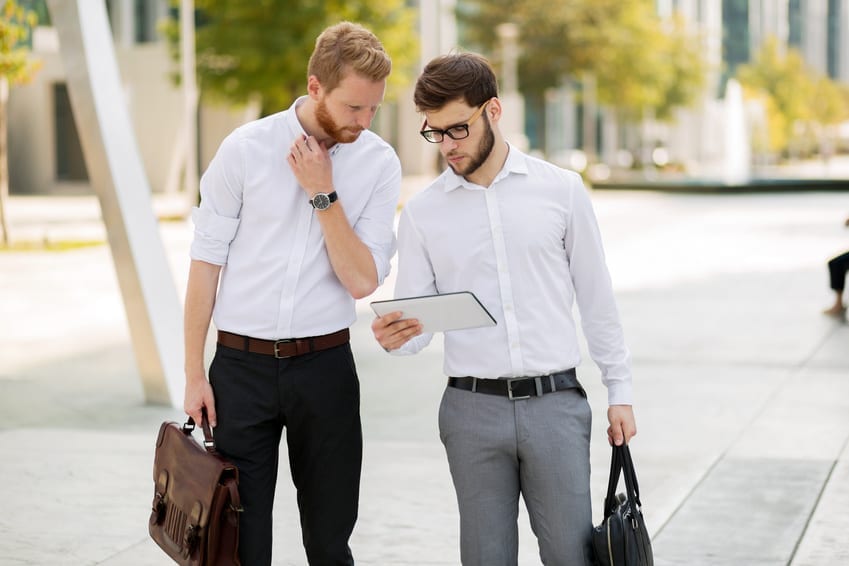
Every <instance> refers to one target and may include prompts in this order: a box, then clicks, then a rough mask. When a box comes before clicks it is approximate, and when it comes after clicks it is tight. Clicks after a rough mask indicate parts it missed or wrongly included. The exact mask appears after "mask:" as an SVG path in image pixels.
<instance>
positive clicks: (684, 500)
mask: <svg viewBox="0 0 849 566" xmlns="http://www.w3.org/2000/svg"><path fill="white" fill-rule="evenodd" d="M829 335H830V334H829ZM827 337H828V336H827ZM820 347H821V346H820ZM817 349H818V348H815V350H817ZM809 359H810V358H809ZM728 365H733V364H728ZM783 367H786V366H783ZM804 367H805V366H804V365H799V366H796V367H791V368H789V369H788V370H787V375H786V376H785V377H784V378H783V379H781V380H780V381H779V382H778V383H777V384H776V385H775V386H774V387H773V389H772V391H771V392H770V393H769V395H767V396H766V398H765V399H764V401H763V402H762V403H761V405H760V407H758V409H757V410H756V411H755V412H754V413H753V414H752V417H751V418H750V419H749V420H748V421H747V422H746V424H745V425H743V426H741V427H740V428H739V430H738V431H737V434H736V435H735V436H734V438H733V439H732V440H731V441H729V442H728V444H727V445H726V446H725V448H724V449H723V450H722V451H721V452H720V453H719V455H718V456H717V457H716V459H715V460H714V461H713V462H712V463H711V464H710V466H708V467H707V469H706V470H705V472H704V473H703V474H702V475H701V476H700V477H699V480H698V481H697V482H695V483H694V484H693V486H692V488H690V490H689V491H688V492H687V494H686V495H685V496H684V497H682V498H681V501H680V502H679V503H678V505H676V506H675V509H673V510H672V513H670V514H669V516H668V517H667V518H666V520H665V521H664V522H663V523H662V524H661V525H660V527H658V528H657V529H656V530H655V532H654V536H653V537H652V539H655V538H656V537H657V536H658V535H660V534H661V533H662V532H663V530H664V529H665V528H666V527H667V526H668V525H669V524H670V523H671V522H672V521H673V519H675V517H676V515H678V513H679V512H680V511H681V509H682V508H683V507H684V506H685V505H686V504H687V502H688V501H689V500H690V498H691V497H692V496H693V495H694V494H695V492H696V491H697V490H698V489H699V487H701V485H702V484H703V483H704V482H705V481H706V480H707V478H709V477H710V475H711V474H712V473H713V471H714V469H716V467H717V466H718V465H719V464H720V463H721V462H722V461H723V460H725V458H726V457H727V456H728V453H729V452H730V451H731V450H732V449H733V448H734V446H735V445H737V443H738V442H740V439H741V438H743V436H744V435H745V434H746V433H747V432H748V431H749V429H750V428H751V426H752V425H753V424H754V423H755V422H757V420H758V419H759V418H760V417H761V416H762V415H763V413H764V411H766V409H767V407H769V405H770V402H771V401H772V400H773V399H774V398H775V397H776V396H777V395H778V393H779V392H780V391H781V390H782V389H783V388H784V386H785V385H786V384H787V383H788V382H789V381H790V380H791V379H792V378H793V377H794V376H796V375H798V374H799V373H800V372H801V371H802V369H804ZM833 469H834V464H832V470H833ZM832 470H829V477H830V476H831V471H832ZM826 485H828V481H827V480H826V481H825V482H823V485H822V486H821V487H820V495H822V490H823V489H825V486H826ZM817 502H819V496H818V497H817ZM814 509H816V505H814ZM812 516H813V511H811V514H810V515H809V516H808V518H807V520H806V525H807V523H808V522H809V521H810V520H811V517H812ZM803 534H804V530H803ZM801 541H802V536H800V537H799V539H798V540H797V541H796V547H798V545H799V544H800V542H801ZM794 552H795V550H794ZM788 564H789V562H788Z"/></svg>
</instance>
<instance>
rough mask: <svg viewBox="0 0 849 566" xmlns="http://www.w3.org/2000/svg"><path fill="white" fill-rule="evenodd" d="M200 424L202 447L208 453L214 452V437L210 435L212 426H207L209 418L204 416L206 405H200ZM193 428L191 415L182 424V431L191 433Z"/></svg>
mask: <svg viewBox="0 0 849 566" xmlns="http://www.w3.org/2000/svg"><path fill="white" fill-rule="evenodd" d="M200 426H201V429H202V430H203V447H204V448H206V451H207V452H209V453H210V454H216V453H217V450H216V449H215V439H214V438H213V437H212V427H210V426H209V418H207V416H206V407H201V420H200ZM194 430H195V420H194V419H193V418H192V417H188V418H187V419H186V424H184V425H183V432H184V433H185V434H191V433H192V431H194Z"/></svg>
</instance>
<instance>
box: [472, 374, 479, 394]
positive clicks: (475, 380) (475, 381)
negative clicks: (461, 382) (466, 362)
mask: <svg viewBox="0 0 849 566" xmlns="http://www.w3.org/2000/svg"><path fill="white" fill-rule="evenodd" d="M477 392H478V378H477V377H473V378H472V393H477Z"/></svg>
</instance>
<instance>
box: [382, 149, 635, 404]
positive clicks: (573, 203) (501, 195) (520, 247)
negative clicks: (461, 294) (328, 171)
mask: <svg viewBox="0 0 849 566" xmlns="http://www.w3.org/2000/svg"><path fill="white" fill-rule="evenodd" d="M457 291H472V292H474V293H475V295H477V297H478V299H480V301H481V302H482V303H483V305H484V306H485V307H486V308H487V309H488V310H489V312H490V313H491V314H492V315H493V317H494V318H495V319H496V321H497V325H496V326H494V327H487V328H476V329H466V330H454V331H449V332H446V333H445V367H444V369H445V373H446V374H447V375H450V376H466V375H471V376H475V377H482V378H499V377H520V376H536V375H546V374H549V373H552V372H556V371H561V370H565V369H568V368H572V367H576V366H577V365H578V364H579V363H580V349H579V345H578V336H577V330H576V324H575V320H574V318H573V316H572V306H573V304H574V302H575V300H577V304H578V308H579V309H580V314H581V324H582V328H583V331H584V335H585V336H586V338H587V343H588V345H589V351H590V355H591V357H592V358H593V360H594V361H595V363H596V364H597V365H598V367H599V368H600V370H601V376H602V381H603V382H604V384H605V385H606V386H607V388H608V402H609V403H610V404H611V405H613V404H631V369H630V354H629V352H628V349H627V348H626V347H625V341H624V337H623V332H622V326H621V324H620V321H619V314H618V311H617V308H616V303H615V300H614V296H613V289H612V286H611V281H610V274H609V272H608V270H607V266H606V263H605V257H604V250H603V248H602V242H601V235H600V233H599V229H598V224H597V222H596V218H595V214H594V212H593V208H592V204H591V202H590V199H589V195H588V193H587V190H586V189H585V187H584V185H583V182H582V181H581V178H580V176H578V175H577V174H576V173H573V172H571V171H565V170H563V169H560V168H558V167H555V166H554V165H551V164H549V163H547V162H545V161H542V160H539V159H535V158H532V157H530V156H528V155H525V154H523V153H521V152H519V151H518V150H516V149H515V148H514V147H512V146H511V147H510V148H509V154H508V157H507V160H506V162H505V164H504V167H503V168H502V170H501V171H500V172H499V173H498V175H497V176H496V177H495V179H494V181H493V182H492V185H491V186H490V187H488V188H486V187H482V186H479V185H475V184H474V183H470V182H469V181H466V180H465V179H463V178H462V177H460V176H458V175H456V174H455V173H454V172H453V171H451V170H450V169H447V170H446V171H445V172H444V173H443V174H442V175H441V176H440V177H438V178H437V179H436V180H435V181H434V182H433V183H431V184H430V185H429V186H428V187H427V188H426V189H424V190H423V191H422V192H420V193H418V194H417V195H415V196H414V197H413V198H412V199H410V201H409V202H408V203H407V205H406V206H405V208H404V210H403V211H402V214H401V219H400V222H399V227H398V278H397V282H396V287H395V296H396V298H401V297H410V296H417V295H427V294H432V293H451V292H457ZM432 337H433V335H432V334H423V335H421V336H418V337H416V338H414V339H412V340H410V341H409V342H407V343H406V344H405V345H404V346H403V347H402V348H400V349H399V350H395V351H394V353H398V354H412V353H415V352H418V351H419V350H421V349H422V348H424V347H425V346H426V345H427V344H428V343H429V342H430V340H431V339H432Z"/></svg>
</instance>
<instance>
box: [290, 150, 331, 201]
mask: <svg viewBox="0 0 849 566" xmlns="http://www.w3.org/2000/svg"><path fill="white" fill-rule="evenodd" d="M287 161H288V162H289V166H290V167H291V168H292V173H294V174H295V178H296V179H298V184H300V185H301V187H302V188H303V189H304V191H305V192H306V193H307V196H308V197H310V198H312V197H313V196H315V194H316V193H329V192H332V191H333V164H332V163H331V162H330V153H328V151H327V148H325V147H324V144H323V143H319V142H318V141H317V140H316V139H315V138H314V137H312V136H309V137H307V136H301V137H300V138H298V139H296V140H295V142H294V143H293V144H292V147H291V148H290V150H289V156H288V157H287Z"/></svg>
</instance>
